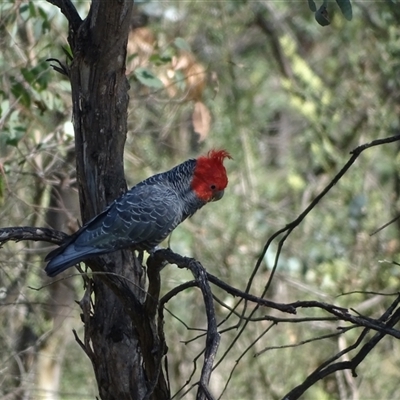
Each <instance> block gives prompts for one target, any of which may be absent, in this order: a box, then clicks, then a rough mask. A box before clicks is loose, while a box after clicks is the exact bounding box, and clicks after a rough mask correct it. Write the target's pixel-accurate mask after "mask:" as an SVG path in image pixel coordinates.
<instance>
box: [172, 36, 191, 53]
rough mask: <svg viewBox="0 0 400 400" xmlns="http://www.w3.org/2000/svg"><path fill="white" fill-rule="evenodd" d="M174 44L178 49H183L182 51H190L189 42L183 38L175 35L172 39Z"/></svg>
mask: <svg viewBox="0 0 400 400" xmlns="http://www.w3.org/2000/svg"><path fill="white" fill-rule="evenodd" d="M174 44H175V46H176V47H177V48H178V49H181V50H184V51H188V52H190V51H191V49H190V46H189V43H188V42H187V41H186V40H185V39H183V38H181V37H177V38H176V39H175V40H174Z"/></svg>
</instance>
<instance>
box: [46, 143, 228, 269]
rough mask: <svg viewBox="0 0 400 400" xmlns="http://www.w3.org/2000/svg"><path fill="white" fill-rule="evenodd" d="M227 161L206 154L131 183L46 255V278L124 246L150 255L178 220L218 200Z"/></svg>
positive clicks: (218, 153) (220, 153)
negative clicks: (131, 184)
mask: <svg viewBox="0 0 400 400" xmlns="http://www.w3.org/2000/svg"><path fill="white" fill-rule="evenodd" d="M226 158H228V159H232V157H231V155H230V154H229V153H228V152H227V151H226V150H210V151H209V152H208V153H207V154H206V155H202V156H199V157H198V158H197V159H189V160H187V161H185V162H183V163H181V164H179V165H177V166H176V167H174V168H172V169H171V170H169V171H166V172H162V173H159V174H156V175H153V176H151V177H149V178H147V179H145V180H144V181H142V182H140V183H138V184H136V185H135V186H133V187H132V188H131V189H130V190H128V191H127V192H125V193H124V194H123V195H122V196H120V197H119V198H117V199H116V200H114V201H113V202H112V203H111V204H110V205H109V206H108V207H107V208H106V209H105V210H104V211H103V212H101V213H100V214H98V215H96V216H95V217H94V218H93V219H91V220H90V221H89V222H87V223H86V224H85V225H83V226H82V227H81V228H80V229H79V230H78V231H77V232H75V233H74V234H72V235H71V236H69V237H67V239H66V240H65V241H64V242H63V243H62V244H61V245H60V246H59V247H58V248H56V249H54V250H53V251H51V252H50V253H49V254H48V255H47V256H46V257H45V261H48V264H47V266H46V268H45V271H46V273H47V275H48V276H50V277H54V276H56V275H58V274H60V273H61V272H63V271H65V270H66V269H67V268H70V267H72V266H74V265H76V264H78V263H79V262H81V261H85V260H87V259H89V258H92V257H95V256H99V255H102V254H107V253H111V252H114V251H117V250H121V249H125V248H131V249H133V250H138V251H144V250H146V251H151V250H152V249H154V248H155V247H156V246H158V245H159V244H160V243H161V242H162V241H163V240H164V239H165V238H166V237H167V236H168V235H169V234H170V233H171V232H172V231H173V230H174V229H175V228H176V227H177V226H178V225H179V224H180V223H181V222H183V221H184V220H185V219H187V218H188V217H191V216H192V215H193V214H194V213H195V212H196V211H198V210H199V209H200V208H202V207H203V206H204V205H205V204H207V203H209V202H212V201H217V200H220V199H221V198H222V197H223V195H224V190H225V188H226V187H227V185H228V177H227V173H226V169H225V167H224V160H225V159H226Z"/></svg>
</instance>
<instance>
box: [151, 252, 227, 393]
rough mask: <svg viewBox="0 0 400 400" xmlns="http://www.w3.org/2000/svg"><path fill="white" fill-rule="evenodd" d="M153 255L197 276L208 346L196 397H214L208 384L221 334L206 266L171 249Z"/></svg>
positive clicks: (160, 261)
mask: <svg viewBox="0 0 400 400" xmlns="http://www.w3.org/2000/svg"><path fill="white" fill-rule="evenodd" d="M152 257H153V258H154V259H157V260H159V261H158V262H159V263H160V264H162V260H167V261H168V262H169V263H171V264H176V265H177V266H178V267H179V268H188V269H189V270H190V271H191V273H192V274H193V276H194V278H195V281H196V285H197V286H198V287H199V288H200V290H201V293H202V295H203V300H204V306H205V310H206V315H207V325H208V326H207V335H206V347H205V351H204V363H203V368H202V371H201V375H200V382H199V390H198V392H197V397H196V398H197V399H198V400H203V399H212V396H211V394H210V392H209V390H208V384H209V382H210V378H211V373H212V370H213V364H214V360H215V357H216V354H217V350H218V346H219V342H220V335H219V333H218V325H217V319H216V316H215V308H214V301H213V295H212V292H211V288H210V285H209V283H208V277H207V272H206V270H205V269H204V267H203V266H202V265H201V264H200V263H199V262H198V261H196V260H195V259H193V258H189V257H182V256H180V255H179V254H176V253H173V252H172V251H171V250H169V249H165V250H159V251H156V252H155V253H154V255H152Z"/></svg>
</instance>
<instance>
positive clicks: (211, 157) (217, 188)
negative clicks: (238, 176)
mask: <svg viewBox="0 0 400 400" xmlns="http://www.w3.org/2000/svg"><path fill="white" fill-rule="evenodd" d="M225 158H232V157H231V155H230V154H229V153H228V152H227V151H226V150H211V151H209V152H208V154H207V155H206V156H202V157H199V158H198V159H197V160H196V167H195V169H194V175H193V179H192V184H191V187H192V190H193V191H194V192H195V193H196V195H197V197H198V198H199V199H201V200H203V201H205V202H209V201H217V200H220V199H221V198H222V196H223V195H224V189H225V188H226V186H227V185H228V177H227V176H226V169H225V167H224V159H225Z"/></svg>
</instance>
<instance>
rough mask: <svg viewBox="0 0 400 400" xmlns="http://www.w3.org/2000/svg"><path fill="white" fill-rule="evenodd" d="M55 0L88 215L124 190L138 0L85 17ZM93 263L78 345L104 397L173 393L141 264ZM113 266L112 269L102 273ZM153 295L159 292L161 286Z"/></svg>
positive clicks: (104, 5) (112, 2)
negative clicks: (128, 72)
mask: <svg viewBox="0 0 400 400" xmlns="http://www.w3.org/2000/svg"><path fill="white" fill-rule="evenodd" d="M49 1H50V2H52V3H53V4H56V5H58V6H59V7H60V8H61V11H62V12H63V13H64V14H65V15H66V16H67V18H68V20H69V23H70V35H69V42H70V45H71V48H72V52H73V61H72V64H71V66H70V68H69V77H70V81H71V87H72V101H73V122H74V129H75V148H76V168H77V181H78V187H79V197H80V207H81V214H82V220H83V222H86V221H88V220H89V219H90V218H92V217H93V216H94V215H96V214H98V213H99V212H101V211H102V210H103V209H104V208H105V207H106V205H108V204H109V203H110V202H111V201H112V200H114V199H115V198H116V197H118V196H119V195H120V194H121V193H123V192H124V191H125V190H126V183H125V179H124V171H123V153H124V144H125V139H126V131H127V107H128V101H129V97H128V89H129V84H128V82H127V79H126V76H125V61H126V45H127V38H128V33H129V30H130V23H131V14H132V6H133V1H132V0H119V1H117V0H109V1H101V0H94V1H93V2H92V5H91V8H90V11H89V14H88V16H87V18H86V19H85V20H83V21H81V20H80V17H79V16H78V14H77V13H76V11H75V10H74V8H73V6H72V3H70V2H69V1H68V0H64V1H60V0H49ZM89 265H90V267H91V269H92V270H93V271H96V272H100V273H98V274H96V273H95V274H94V275H93V278H92V280H90V281H89V280H88V281H87V285H88V286H87V292H86V295H85V296H84V298H83V299H82V301H81V307H82V310H83V314H82V318H83V321H84V324H85V338H84V341H83V342H80V345H81V346H82V348H83V349H84V350H85V352H86V353H87V354H88V356H89V357H90V359H91V361H92V364H93V368H94V371H95V375H96V379H97V383H98V387H99V394H100V397H101V398H102V399H109V400H111V399H116V400H117V399H118V400H123V399H135V400H139V399H144V398H145V397H146V398H149V399H158V400H162V399H168V398H169V397H170V396H169V391H168V389H167V385H166V382H165V379H164V375H163V373H162V370H161V359H162V356H163V355H164V353H165V345H164V343H163V342H162V341H160V340H159V337H158V333H157V327H156V323H155V315H156V313H155V308H154V305H153V306H152V308H151V312H149V310H150V308H149V307H148V306H147V305H146V304H145V300H146V290H145V274H144V269H143V267H142V265H141V263H140V262H139V261H138V260H137V259H136V258H135V257H134V253H133V252H132V251H128V250H125V251H119V252H116V253H113V254H110V255H107V256H103V257H99V258H97V259H95V260H93V261H91V262H89ZM107 271H108V272H111V274H108V275H107V274H104V272H107ZM92 292H93V293H94V296H93V295H91V293H92ZM152 295H153V296H156V297H157V295H158V293H157V291H156V293H153V292H152ZM91 301H93V302H94V303H93V306H91ZM78 340H79V339H78Z"/></svg>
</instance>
